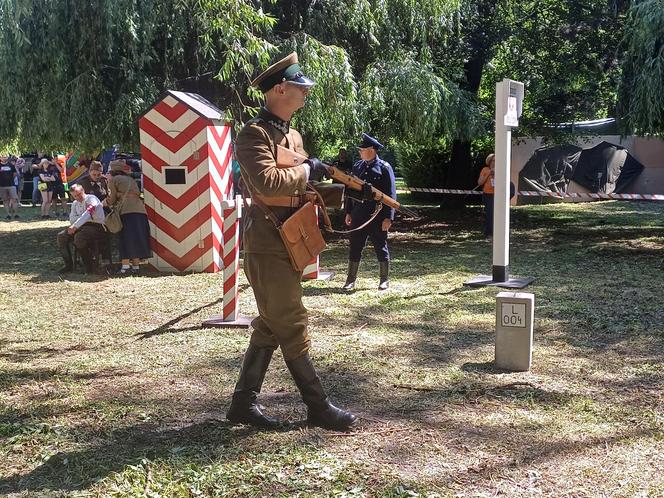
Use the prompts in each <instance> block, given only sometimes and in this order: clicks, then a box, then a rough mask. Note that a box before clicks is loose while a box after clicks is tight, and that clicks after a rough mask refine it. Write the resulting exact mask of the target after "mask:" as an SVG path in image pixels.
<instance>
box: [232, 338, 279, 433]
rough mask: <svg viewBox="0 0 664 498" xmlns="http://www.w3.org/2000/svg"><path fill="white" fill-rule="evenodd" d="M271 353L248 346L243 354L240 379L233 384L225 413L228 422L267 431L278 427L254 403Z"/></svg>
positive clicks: (267, 349)
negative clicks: (230, 400)
mask: <svg viewBox="0 0 664 498" xmlns="http://www.w3.org/2000/svg"><path fill="white" fill-rule="evenodd" d="M273 352H274V349H272V348H257V347H256V346H253V345H251V344H249V347H248V348H247V351H246V352H245V353H244V360H243V362H242V369H241V370H240V378H239V379H238V381H237V384H235V392H234V393H233V401H232V402H231V406H230V408H229V409H228V413H226V418H227V419H228V420H229V421H230V422H233V423H234V424H249V425H254V426H256V427H265V428H268V429H273V428H275V427H278V426H279V421H278V420H277V419H275V418H272V417H268V416H267V415H265V414H264V413H263V412H262V411H261V408H260V406H258V404H257V403H256V397H257V396H258V393H259V392H260V391H261V387H262V386H263V379H265V372H267V367H268V366H269V365H270V360H271V359H272V353H273Z"/></svg>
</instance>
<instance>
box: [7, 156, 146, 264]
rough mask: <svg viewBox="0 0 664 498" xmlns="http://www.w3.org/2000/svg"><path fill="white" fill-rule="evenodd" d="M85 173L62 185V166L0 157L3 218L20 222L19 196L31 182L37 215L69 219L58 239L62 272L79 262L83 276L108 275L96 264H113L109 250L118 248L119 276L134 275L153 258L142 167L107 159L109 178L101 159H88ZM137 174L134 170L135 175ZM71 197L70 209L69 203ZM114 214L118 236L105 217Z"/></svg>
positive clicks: (47, 161)
mask: <svg viewBox="0 0 664 498" xmlns="http://www.w3.org/2000/svg"><path fill="white" fill-rule="evenodd" d="M82 164H84V165H86V166H87V174H84V175H82V178H81V179H80V180H79V181H77V183H75V184H74V185H72V186H71V189H69V192H67V190H68V189H67V188H66V187H65V185H66V183H65V182H64V180H63V178H64V174H63V166H61V165H60V164H59V163H58V162H57V161H56V160H52V159H51V158H49V157H47V156H44V155H42V154H37V156H36V157H35V158H33V159H32V160H31V161H29V160H26V159H25V158H21V157H18V158H13V157H10V156H7V155H5V156H0V199H2V203H3V206H4V210H5V218H6V219H7V220H13V219H19V218H20V215H19V208H20V207H21V198H22V196H23V190H24V188H25V185H26V184H30V183H31V184H32V185H33V188H34V192H33V195H32V199H31V200H32V205H33V206H37V205H40V206H41V207H40V211H39V213H40V214H39V216H40V217H41V218H42V219H49V218H51V209H53V211H54V215H55V217H57V218H64V219H67V218H68V219H69V226H68V227H67V228H66V229H64V230H62V231H61V232H60V233H58V235H57V246H58V250H59V252H60V255H61V257H62V259H63V261H64V266H63V267H62V268H61V269H60V273H69V272H72V271H74V269H75V267H76V259H78V258H80V260H81V262H82V263H83V267H84V270H85V273H88V274H89V273H108V272H109V271H112V269H110V268H108V269H102V268H101V267H100V260H101V259H102V258H103V259H106V260H107V261H109V262H111V261H112V259H113V258H112V253H113V251H112V247H114V246H117V252H118V253H119V259H120V267H119V269H118V270H117V271H116V272H115V273H116V274H117V275H118V276H129V275H136V274H138V273H139V270H140V263H141V261H142V260H145V259H148V258H150V257H151V250H150V228H149V224H148V218H147V212H146V210H145V206H144V203H143V199H142V197H141V190H140V176H141V175H140V167H139V166H138V165H137V164H136V162H133V163H132V162H131V161H126V160H124V159H118V160H114V161H111V162H110V163H109V166H108V172H107V174H104V168H103V165H102V163H101V162H99V161H86V162H85V163H82ZM137 170H138V171H137ZM70 198H71V201H72V202H71V207H69V205H68V201H69V199H70ZM112 210H116V211H117V213H118V214H119V216H120V220H121V222H122V228H121V230H120V231H119V232H118V233H117V234H111V233H110V232H109V231H108V229H107V227H106V225H105V222H106V215H107V214H108V213H110V212H111V211H112Z"/></svg>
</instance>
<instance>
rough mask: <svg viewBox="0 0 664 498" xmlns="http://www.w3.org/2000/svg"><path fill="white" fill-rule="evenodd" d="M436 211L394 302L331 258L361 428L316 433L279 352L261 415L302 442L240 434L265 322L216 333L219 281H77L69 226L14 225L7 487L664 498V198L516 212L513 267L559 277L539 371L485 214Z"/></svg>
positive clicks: (337, 245) (407, 240)
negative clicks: (502, 331) (238, 405)
mask: <svg viewBox="0 0 664 498" xmlns="http://www.w3.org/2000/svg"><path fill="white" fill-rule="evenodd" d="M400 199H401V198H400ZM420 210H421V212H422V214H423V215H424V217H423V218H422V220H419V221H417V222H412V223H409V222H407V220H397V223H396V224H395V230H394V232H393V233H392V235H391V252H392V256H393V276H392V286H391V289H390V290H389V291H386V292H384V293H378V292H377V291H376V290H375V287H376V285H377V283H378V278H377V274H378V267H377V263H376V262H375V258H374V256H373V254H372V252H373V251H372V250H371V249H370V248H367V249H366V250H365V257H364V260H363V262H362V266H361V269H360V278H359V280H358V289H357V291H356V292H354V293H352V294H346V293H343V292H342V291H341V290H340V286H341V285H342V283H343V274H344V272H345V268H346V251H347V249H346V242H345V241H344V240H343V239H332V240H330V241H329V242H330V244H329V247H330V248H329V250H328V251H326V252H325V253H323V255H322V267H323V268H325V269H331V270H334V271H336V272H337V273H339V274H340V275H338V276H337V277H336V278H335V279H334V280H332V281H329V282H324V281H315V282H307V283H305V284H304V289H305V290H304V295H305V297H304V300H305V305H306V306H307V307H308V308H309V310H310V323H311V334H312V339H313V349H312V357H313V358H314V361H315V363H316V365H317V367H318V369H319V372H320V374H321V377H322V379H323V382H324V384H325V386H326V387H327V389H328V391H329V394H330V395H331V396H332V398H333V399H334V400H335V401H337V402H338V404H339V405H341V406H344V407H347V408H349V409H352V410H353V411H354V412H356V413H357V414H358V415H359V416H360V418H361V419H360V425H359V427H358V429H357V430H356V431H355V432H353V433H351V434H336V433H330V432H326V431H323V430H320V429H313V428H306V427H305V426H304V425H303V424H302V419H303V417H304V415H305V411H304V407H303V405H302V403H301V402H300V400H299V396H298V394H297V392H296V390H295V388H294V385H293V382H292V380H291V379H290V377H289V375H288V372H287V369H286V367H285V365H284V363H283V359H282V357H281V355H280V354H279V353H277V354H276V355H275V358H274V360H273V362H272V364H271V366H270V369H269V371H268V375H267V379H266V382H265V386H264V390H263V393H262V395H261V403H262V404H263V405H265V407H266V411H267V412H268V413H270V414H271V415H275V416H278V417H280V418H282V419H284V420H286V421H287V422H288V423H287V425H286V427H285V429H284V430H283V431H278V432H262V431H257V430H254V429H252V428H249V427H242V426H236V427H234V426H230V425H228V424H227V423H226V422H225V421H224V416H225V411H226V409H227V407H228V402H229V397H230V394H231V392H232V389H233V386H234V383H235V380H236V376H237V373H238V368H239V365H240V361H241V357H242V353H243V351H244V349H245V347H246V344H247V339H248V332H247V331H241V330H237V329H210V328H204V327H202V326H201V322H202V321H203V320H204V319H206V318H208V317H209V316H211V315H213V314H216V313H219V312H220V297H221V281H220V276H219V275H210V274H189V275H149V276H143V277H138V278H128V279H122V280H116V279H102V278H98V277H85V276H83V275H79V274H73V275H70V276H68V277H67V278H66V279H62V278H61V277H59V276H58V275H57V273H56V270H57V268H59V266H60V261H59V260H58V257H57V252H56V249H55V235H56V233H57V231H58V230H60V229H62V227H63V226H64V225H65V224H64V222H60V221H54V220H52V221H42V220H37V219H34V218H31V217H30V216H32V211H31V210H29V209H27V208H26V209H24V210H23V213H31V214H30V216H24V217H23V219H22V220H21V221H19V222H0V262H1V264H0V272H2V280H1V282H2V283H1V284H0V494H5V495H9V496H20V497H37V496H39V497H41V496H118V497H120V496H122V497H125V496H150V497H157V496H163V497H171V496H229V497H236V496H252V497H253V496H269V497H272V496H284V497H286V496H301V497H309V496H331V497H344V496H345V497H374V496H375V497H384V496H387V497H412V496H431V497H433V496H439V497H448V496H450V497H451V496H496V495H498V496H554V497H558V496H574V497H582V496H588V497H596V496H612V497H623V496H624V497H631V496H662V495H664V477H663V476H664V456H662V455H664V408H663V407H664V403H663V401H664V399H663V395H662V387H661V386H662V382H663V381H664V360H663V358H664V326H663V325H662V324H663V323H664V283H663V282H664V280H663V279H662V276H661V275H662V271H663V270H664V204H662V203H631V202H602V203H591V204H549V205H540V206H520V207H516V208H514V209H513V210H512V233H511V258H510V259H511V261H510V265H511V270H512V271H511V273H512V274H514V275H524V276H526V275H528V276H533V277H535V278H536V280H535V282H534V284H533V285H531V286H530V287H529V288H528V289H527V291H528V292H532V293H534V294H535V346H534V353H533V368H532V370H531V371H530V372H525V373H509V372H503V371H498V370H496V369H495V368H494V367H493V364H492V361H493V344H494V336H493V331H494V320H495V316H494V308H495V295H496V293H497V292H498V291H499V290H498V289H495V288H480V289H473V288H468V287H465V286H463V282H464V281H466V280H468V279H470V278H472V277H474V276H476V275H478V274H480V273H490V270H491V246H490V243H489V242H488V241H486V240H484V239H483V238H481V236H480V233H481V225H482V216H481V211H480V209H479V208H477V207H473V208H469V209H467V210H465V211H448V212H445V211H439V210H437V209H433V208H427V207H420ZM241 287H242V289H243V290H242V293H241V296H240V308H241V311H242V313H243V314H245V315H253V314H255V313H256V309H255V303H254V302H253V298H252V294H251V290H250V289H249V288H248V287H247V286H246V280H244V278H242V280H241Z"/></svg>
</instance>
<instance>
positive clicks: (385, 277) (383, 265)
mask: <svg viewBox="0 0 664 498" xmlns="http://www.w3.org/2000/svg"><path fill="white" fill-rule="evenodd" d="M378 267H379V269H380V283H379V284H378V290H386V289H387V288H388V287H389V286H390V280H389V277H390V262H389V261H379V262H378Z"/></svg>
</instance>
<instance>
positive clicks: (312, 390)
mask: <svg viewBox="0 0 664 498" xmlns="http://www.w3.org/2000/svg"><path fill="white" fill-rule="evenodd" d="M286 365H287V366H288V370H289V371H290V373H291V375H292V376H293V380H295V384H296V385H297V388H298V389H299V390H300V394H301V395H302V400H303V401H304V403H305V404H306V405H307V422H308V423H309V424H311V425H315V426H318V427H322V428H323V429H330V430H335V431H345V430H347V429H349V428H350V427H351V426H352V425H353V424H354V423H355V421H356V420H357V417H356V416H355V415H353V414H352V413H351V412H347V411H346V410H342V409H341V408H337V407H336V406H334V405H333V404H332V403H330V400H329V399H328V397H327V395H326V394H325V391H324V390H323V386H322V385H321V383H320V378H319V377H318V374H317V373H316V369H315V368H314V365H313V364H312V363H311V358H309V354H308V353H305V354H303V355H302V356H300V357H299V358H296V359H294V360H289V361H287V362H286Z"/></svg>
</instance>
